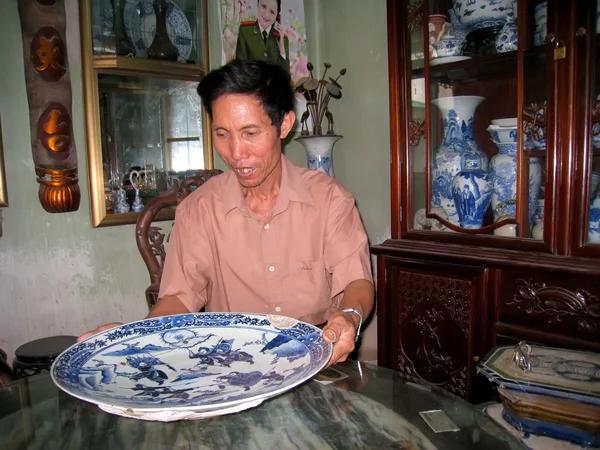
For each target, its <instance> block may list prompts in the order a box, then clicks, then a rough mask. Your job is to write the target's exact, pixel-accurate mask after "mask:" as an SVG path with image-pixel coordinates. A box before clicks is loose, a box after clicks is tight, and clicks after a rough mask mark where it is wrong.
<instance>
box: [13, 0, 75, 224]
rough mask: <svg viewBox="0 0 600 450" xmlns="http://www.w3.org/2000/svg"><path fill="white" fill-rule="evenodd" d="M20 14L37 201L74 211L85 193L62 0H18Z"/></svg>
mask: <svg viewBox="0 0 600 450" xmlns="http://www.w3.org/2000/svg"><path fill="white" fill-rule="evenodd" d="M19 15H20V18H21V30H22V37H23V52H24V55H23V57H24V62H25V79H26V84H27V98H28V101H29V119H30V126H31V148H32V152H33V162H34V164H35V172H36V175H37V181H38V183H39V184H40V189H39V200H40V203H41V204H42V206H43V207H44V209H45V210H46V211H48V212H50V213H60V212H69V211H76V210H77V209H78V208H79V202H80V198H81V194H80V191H79V184H78V183H79V180H78V177H77V153H76V150H75V141H74V139H73V123H72V119H71V117H72V104H71V80H70V78H69V70H68V61H67V47H66V42H65V23H66V19H65V7H64V0H19Z"/></svg>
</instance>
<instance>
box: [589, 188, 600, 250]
mask: <svg viewBox="0 0 600 450" xmlns="http://www.w3.org/2000/svg"><path fill="white" fill-rule="evenodd" d="M588 242H589V243H590V244H600V191H598V192H597V193H596V196H595V197H594V199H593V200H592V204H591V206H590V219H589V223H588Z"/></svg>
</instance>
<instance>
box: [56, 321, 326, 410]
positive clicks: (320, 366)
mask: <svg viewBox="0 0 600 450" xmlns="http://www.w3.org/2000/svg"><path fill="white" fill-rule="evenodd" d="M215 314H225V315H242V316H245V317H260V318H264V319H266V320H268V321H269V323H271V325H272V326H273V327H275V328H276V329H280V330H283V329H285V328H279V327H277V326H276V325H275V324H274V323H272V322H271V321H270V320H269V319H268V317H269V316H274V315H273V314H259V313H242V312H196V313H183V314H169V315H166V316H159V317H151V318H147V319H141V320H136V321H133V322H127V323H123V324H122V325H119V326H117V327H113V328H109V329H108V330H104V331H102V332H100V333H96V334H94V335H92V336H89V337H88V338H86V339H84V340H83V341H80V342H76V343H75V344H73V345H71V346H70V347H69V348H67V349H66V350H64V351H63V352H62V353H61V354H60V355H58V356H57V357H56V359H55V360H54V361H53V362H52V366H51V367H50V376H51V378H52V381H53V383H54V384H55V385H56V386H57V387H58V388H59V389H60V390H62V391H63V392H65V393H67V394H69V395H71V396H73V397H75V398H78V399H79V400H83V401H86V402H88V403H92V404H95V405H96V406H100V405H104V406H107V407H109V408H114V409H121V410H131V411H139V412H159V411H198V412H211V411H218V410H221V409H225V408H230V407H233V406H237V405H241V404H243V403H246V402H251V401H255V400H258V399H262V400H263V401H264V400H266V399H269V398H272V397H275V396H278V395H281V394H283V393H284V392H287V391H289V390H291V389H293V388H295V387H297V386H298V385H300V384H302V383H305V382H307V381H309V380H310V379H311V378H312V377H313V376H315V375H316V374H317V373H318V372H320V371H321V370H322V369H323V368H324V367H325V366H326V365H327V363H328V362H329V360H330V359H331V355H332V354H333V344H332V343H330V342H328V341H325V340H324V339H323V342H326V343H327V344H329V345H328V346H327V348H328V349H329V351H328V354H327V355H326V358H324V359H323V361H322V362H321V363H320V364H317V366H315V368H313V369H312V371H309V373H310V375H306V376H304V377H301V378H300V379H299V380H297V381H295V382H293V383H291V384H289V385H286V386H283V387H280V388H278V389H275V390H273V391H271V392H266V393H264V394H260V395H256V396H253V397H249V398H245V399H239V400H232V401H229V402H221V403H218V404H216V405H215V404H213V405H188V406H185V405H175V406H166V407H165V406H151V407H128V406H123V405H119V404H115V403H110V402H106V401H100V400H96V399H92V398H89V397H86V396H84V395H80V394H76V393H74V392H72V390H71V389H69V388H68V387H67V386H63V385H62V384H61V383H60V382H59V381H58V380H57V379H56V377H55V367H56V365H57V364H58V362H59V360H60V359H61V356H63V354H65V353H67V352H68V351H70V350H71V349H73V348H74V347H76V346H79V345H82V344H83V343H85V342H88V341H91V340H92V339H97V338H98V337H99V336H103V335H105V334H108V333H110V332H114V331H115V330H117V329H119V328H121V327H124V326H126V325H134V324H141V323H142V322H146V321H151V320H157V319H159V320H160V319H164V318H166V317H181V316H194V317H198V316H205V315H215ZM278 317H287V316H281V315H279V316H278ZM290 319H292V320H294V321H295V323H294V325H292V326H291V327H289V328H293V327H294V326H296V325H298V324H303V325H306V326H308V327H311V328H313V330H314V331H317V332H319V334H320V335H321V338H322V336H323V331H322V330H321V329H320V328H318V327H317V326H315V325H312V324H309V323H307V322H303V321H301V320H298V319H294V318H291V317H290ZM311 372H312V373H311Z"/></svg>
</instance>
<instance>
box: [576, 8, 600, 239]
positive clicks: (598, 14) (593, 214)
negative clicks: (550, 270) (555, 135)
mask: <svg viewBox="0 0 600 450" xmlns="http://www.w3.org/2000/svg"><path fill="white" fill-rule="evenodd" d="M590 3H592V4H591V5H590V9H591V10H592V11H590V12H589V14H588V15H587V19H588V20H587V23H584V24H583V28H584V29H585V30H589V31H587V33H585V35H583V31H582V30H581V29H579V30H578V31H579V33H578V34H579V35H580V36H578V38H579V40H580V41H585V45H587V46H588V48H589V56H590V64H589V70H590V72H591V73H588V74H587V77H588V79H589V80H590V84H591V88H590V92H589V95H591V98H588V101H589V103H590V105H591V107H590V112H589V114H588V115H587V117H588V118H589V119H588V120H589V125H588V129H589V135H588V139H587V140H586V141H587V146H586V150H587V151H586V152H585V153H584V155H583V157H584V162H585V163H587V168H588V170H587V176H586V178H587V180H586V182H585V184H584V188H585V189H586V190H587V195H584V196H583V198H586V197H587V201H586V202H585V209H586V210H587V211H586V212H587V214H585V215H584V217H583V222H584V223H583V227H581V225H582V224H575V226H578V225H579V226H580V227H581V228H583V229H587V233H585V234H584V242H585V243H586V244H588V245H592V246H594V247H595V246H598V245H600V45H599V44H600V43H599V39H600V6H599V5H598V4H597V3H596V2H590ZM598 3H600V2H598ZM584 173H585V172H584ZM596 249H597V247H596Z"/></svg>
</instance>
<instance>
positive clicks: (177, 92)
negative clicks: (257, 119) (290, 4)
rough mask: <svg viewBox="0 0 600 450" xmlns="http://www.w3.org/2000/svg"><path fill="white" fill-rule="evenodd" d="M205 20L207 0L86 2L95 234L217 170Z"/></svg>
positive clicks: (84, 27)
mask: <svg viewBox="0 0 600 450" xmlns="http://www.w3.org/2000/svg"><path fill="white" fill-rule="evenodd" d="M165 5H167V6H168V7H167V9H166V10H165ZM165 11H166V12H165ZM205 12H206V0H168V2H166V0H142V1H138V0H135V1H134V0H85V1H84V2H83V5H82V10H81V21H82V54H83V68H84V88H85V108H86V125H87V126H86V129H87V144H88V169H89V179H90V198H91V210H92V226H94V227H97V226H107V225H118V224H124V223H135V222H136V220H137V217H138V214H139V212H141V211H142V210H143V208H144V207H145V205H146V204H147V203H148V201H149V200H151V199H152V198H153V197H155V196H157V195H158V194H159V193H160V192H163V191H165V190H167V189H169V187H171V186H172V184H173V182H174V180H183V179H185V178H187V177H189V176H191V175H194V174H195V173H196V172H197V171H198V170H203V169H211V168H212V167H213V161H212V143H211V139H210V132H209V130H210V128H209V119H208V116H207V114H206V113H205V112H204V110H203V109H202V107H201V104H200V98H199V96H198V94H197V92H196V88H197V86H198V82H199V81H200V80H201V79H202V77H203V76H204V74H205V73H206V68H207V67H208V61H207V55H208V52H207V50H206V48H205V47H206V45H207V36H206V31H207V26H206V14H205ZM161 30H162V33H163V35H162V36H160V34H161ZM165 40H166V44H165ZM157 43H159V44H160V45H161V46H162V48H159V45H158V44H157ZM173 217H174V210H172V211H167V212H165V213H162V214H160V215H159V216H158V219H159V220H161V219H162V220H166V219H171V218H173Z"/></svg>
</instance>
